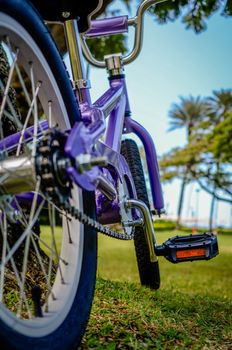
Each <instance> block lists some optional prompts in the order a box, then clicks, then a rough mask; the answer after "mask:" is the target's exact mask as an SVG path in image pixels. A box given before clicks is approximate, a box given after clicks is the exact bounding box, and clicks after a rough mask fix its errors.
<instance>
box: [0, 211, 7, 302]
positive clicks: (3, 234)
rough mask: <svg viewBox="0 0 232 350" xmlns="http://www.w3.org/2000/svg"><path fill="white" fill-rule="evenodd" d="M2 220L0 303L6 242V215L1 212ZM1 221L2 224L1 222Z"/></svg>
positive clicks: (0, 299)
mask: <svg viewBox="0 0 232 350" xmlns="http://www.w3.org/2000/svg"><path fill="white" fill-rule="evenodd" d="M2 216H3V218H2V219H3V220H2V219H1V224H0V225H1V231H2V238H3V242H2V265H1V276H0V302H3V288H4V278H5V260H6V247H7V246H6V242H7V223H6V215H5V213H4V212H2ZM2 221H3V222H2Z"/></svg>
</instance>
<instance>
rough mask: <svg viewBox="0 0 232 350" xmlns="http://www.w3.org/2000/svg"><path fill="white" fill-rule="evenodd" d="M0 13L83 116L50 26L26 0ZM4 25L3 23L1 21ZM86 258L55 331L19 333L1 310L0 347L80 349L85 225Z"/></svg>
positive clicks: (86, 276)
mask: <svg viewBox="0 0 232 350" xmlns="http://www.w3.org/2000/svg"><path fill="white" fill-rule="evenodd" d="M0 13H4V14H7V15H9V16H10V17H12V18H14V19H15V20H16V21H17V22H18V23H20V24H21V25H22V26H23V27H24V29H25V30H27V32H28V33H30V35H31V37H32V38H33V40H34V41H35V42H36V44H37V45H38V47H39V48H40V50H41V52H42V53H43V55H44V57H45V59H46V61H47V62H48V65H49V66H50V68H51V70H52V72H53V75H54V76H55V77H57V79H56V80H57V85H58V87H59V90H60V92H61V95H62V98H63V100H64V104H65V106H66V109H67V112H68V116H69V118H70V123H71V125H73V123H74V122H75V121H77V120H79V119H80V114H79V110H78V104H77V101H76V98H75V96H74V94H73V91H72V87H71V82H70V80H69V78H68V74H67V72H66V69H65V67H64V64H63V62H62V60H61V57H60V55H59V53H58V51H57V48H56V45H55V44H54V41H53V40H52V38H51V36H50V33H49V32H48V29H47V27H46V26H45V25H44V23H43V22H42V20H41V18H40V17H39V15H38V14H37V12H36V11H35V10H34V9H33V8H32V7H31V6H30V5H29V3H28V1H26V0H0ZM0 25H1V24H0ZM83 208H84V211H85V213H86V214H87V215H89V216H91V217H93V218H95V216H96V208H95V197H94V194H93V193H90V192H84V191H83ZM83 237H84V238H83V239H84V243H83V258H82V265H81V271H80V279H79V283H78V286H77V290H76V294H75V297H74V300H73V303H72V306H71V307H70V310H69V311H68V313H67V316H66V318H65V320H64V321H63V322H62V323H61V324H60V325H59V327H58V328H56V329H55V330H54V331H53V332H51V333H49V334H47V335H46V336H38V337H32V336H30V331H28V335H24V334H22V333H19V332H17V331H15V330H14V329H13V327H12V328H11V327H9V326H8V325H7V324H6V323H5V322H4V321H3V318H2V317H1V311H0V344H1V345H0V348H1V350H25V349H30V350H51V349H53V350H71V349H77V347H78V345H79V344H80V341H81V339H82V336H83V334H84V331H85V328H86V325H87V322H88V319H89V314H90V310H91V305H92V300H93V295H94V289H95V281H96V266H97V234H96V231H95V230H94V229H90V228H87V227H85V228H84V232H83Z"/></svg>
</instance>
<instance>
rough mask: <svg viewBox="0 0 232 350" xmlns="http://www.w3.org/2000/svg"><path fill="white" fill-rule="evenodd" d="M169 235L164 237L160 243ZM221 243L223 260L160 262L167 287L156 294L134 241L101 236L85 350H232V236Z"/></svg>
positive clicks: (164, 233) (160, 237)
mask: <svg viewBox="0 0 232 350" xmlns="http://www.w3.org/2000/svg"><path fill="white" fill-rule="evenodd" d="M174 234H176V232H174V233H173V232H172V234H171V235H174ZM169 236H170V234H169V233H167V232H160V233H158V234H157V240H158V243H162V242H163V241H164V240H166V239H167V238H169ZM218 240H219V249H220V255H219V256H217V257H216V258H215V259H212V260H211V261H198V262H194V263H182V264H177V265H173V264H171V263H169V262H168V261H166V260H165V259H164V258H160V270H161V279H162V285H161V288H160V290H158V291H151V290H149V289H147V288H144V287H143V288H142V287H141V286H140V285H139V280H138V273H137V267H136V260H135V256H134V248H133V242H120V241H117V240H112V239H110V238H107V237H102V236H99V253H98V257H99V259H98V261H99V263H98V266H99V267H98V279H97V286H96V294H95V299H94V304H93V309H92V313H91V317H90V322H89V325H88V328H87V332H86V334H85V337H84V340H83V344H82V346H81V347H80V349H99V350H100V349H109V350H111V349H193V350H197V349H199V350H200V349H202V350H207V349H212V350H215V349H218V350H220V349H222V350H224V349H225V350H227V349H232V302H231V300H232V236H224V235H222V236H220V235H219V237H218Z"/></svg>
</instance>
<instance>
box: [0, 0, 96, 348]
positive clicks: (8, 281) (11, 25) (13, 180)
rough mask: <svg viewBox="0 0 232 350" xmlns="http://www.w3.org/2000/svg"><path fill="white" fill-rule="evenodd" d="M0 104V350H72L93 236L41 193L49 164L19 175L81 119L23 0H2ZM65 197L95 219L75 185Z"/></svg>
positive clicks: (89, 291) (88, 198) (83, 318)
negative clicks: (51, 138) (53, 133)
mask: <svg viewBox="0 0 232 350" xmlns="http://www.w3.org/2000/svg"><path fill="white" fill-rule="evenodd" d="M0 105H1V107H0V120H1V122H0V173H1V174H0V263H1V264H0V343H1V350H25V349H31V350H37V349H43V350H50V349H54V350H70V349H73V348H74V347H75V348H76V347H77V346H78V344H79V343H80V340H81V337H82V335H83V333H84V330H85V327H86V324H87V321H88V317H89V312H90V308H91V304H92V299H93V293H94V286H95V276H96V256H97V252H96V250H97V240H96V232H95V230H93V229H89V228H87V227H85V226H83V225H82V224H80V223H79V222H78V221H77V220H75V219H73V218H71V217H70V216H68V215H67V214H66V213H65V212H64V211H63V210H62V209H61V208H59V205H57V202H54V200H53V197H52V196H50V197H48V196H47V194H46V193H44V192H43V190H42V189H41V188H42V187H41V186H40V184H41V179H42V177H43V176H44V177H46V176H47V177H48V175H49V173H48V169H49V167H47V165H46V166H45V167H44V168H43V169H44V173H43V174H38V175H39V176H37V175H36V174H35V175H34V177H33V176H31V174H30V176H28V173H27V175H26V176H25V175H24V174H22V172H21V170H20V169H22V167H20V165H22V160H26V161H28V163H30V164H31V165H33V162H34V159H35V157H36V156H37V152H38V144H39V142H41V140H45V139H46V137H47V136H46V131H45V129H47V128H48V126H49V127H50V128H51V129H53V127H54V126H58V128H59V129H60V130H61V131H63V132H64V131H65V130H67V129H69V128H70V126H71V125H72V123H73V122H74V121H75V119H78V117H79V114H78V106H77V102H76V100H75V97H74V94H73V91H72V88H71V84H70V81H69V79H68V76H67V73H66V71H65V68H64V66H63V63H62V60H61V58H60V56H59V54H58V52H57V50H56V47H55V45H54V43H53V41H52V39H51V37H50V35H49V33H48V31H47V29H46V27H45V26H44V24H43V23H42V21H40V19H39V18H38V16H37V14H36V13H35V12H34V10H33V9H32V8H31V7H30V6H29V5H28V3H27V1H25V0H24V1H21V0H17V1H15V0H0ZM58 141H59V140H58ZM42 146H43V145H42ZM47 147H49V144H48V145H47ZM44 159H45V158H44ZM45 160H46V159H45ZM49 160H50V158H49V152H48V156H47V162H48V163H49ZM6 164H7V166H6ZM11 166H12V168H11ZM12 169H14V171H12ZM31 169H32V170H34V167H33V166H32V168H31ZM32 179H33V181H32ZM31 182H33V183H32V184H31ZM56 185H57V183H56V182H52V181H51V186H53V187H56ZM30 186H31V191H30V192H26V193H25V189H26V188H29V187H30ZM61 186H64V189H65V186H66V185H62V184H61ZM67 191H68V186H67ZM67 191H66V190H65V191H61V192H60V193H59V195H61V196H62V194H63V193H64V195H67V193H66V192H67ZM69 197H70V202H71V204H72V205H74V206H75V207H77V208H78V209H79V210H81V211H84V212H85V213H86V214H88V215H89V216H92V217H95V200H94V197H93V195H92V194H89V193H88V194H87V193H83V192H82V191H81V190H80V189H79V188H77V187H75V186H74V187H72V190H70V193H69Z"/></svg>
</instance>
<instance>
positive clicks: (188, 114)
mask: <svg viewBox="0 0 232 350" xmlns="http://www.w3.org/2000/svg"><path fill="white" fill-rule="evenodd" d="M207 114H208V103H207V102H206V101H205V99H202V98H201V97H200V96H197V97H193V96H191V95H190V96H189V97H187V98H186V97H180V103H179V104H177V103H175V104H173V105H172V107H171V110H170V112H169V118H170V128H169V131H172V130H175V129H179V128H186V133H187V135H186V138H187V143H188V144H189V143H190V141H191V136H192V134H193V133H194V128H195V126H196V125H197V124H198V123H200V122H201V121H202V120H203V119H204V118H205V116H206V115H207ZM191 166H192V164H191V163H188V164H186V166H185V169H184V172H183V177H182V184H181V189H180V196H179V203H178V211H177V224H176V225H177V228H178V227H179V226H180V221H181V213H182V207H183V199H184V192H185V187H186V184H187V183H188V181H189V171H190V168H191Z"/></svg>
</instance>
